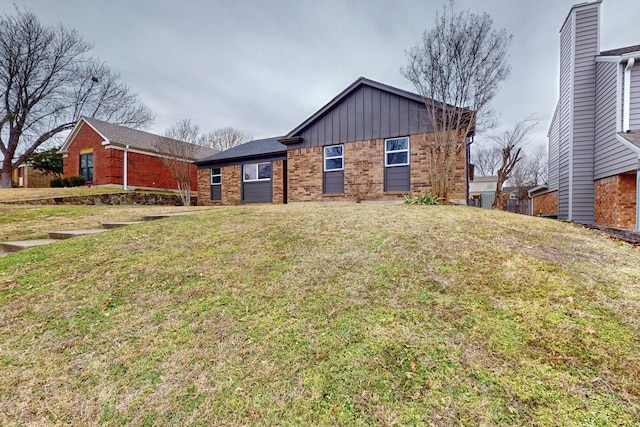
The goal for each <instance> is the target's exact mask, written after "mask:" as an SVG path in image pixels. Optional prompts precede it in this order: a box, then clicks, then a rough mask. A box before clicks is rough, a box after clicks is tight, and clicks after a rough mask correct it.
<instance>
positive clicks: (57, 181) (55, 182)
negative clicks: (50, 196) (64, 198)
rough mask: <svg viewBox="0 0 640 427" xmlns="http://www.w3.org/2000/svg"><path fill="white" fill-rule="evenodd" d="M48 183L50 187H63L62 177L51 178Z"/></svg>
mask: <svg viewBox="0 0 640 427" xmlns="http://www.w3.org/2000/svg"><path fill="white" fill-rule="evenodd" d="M49 185H50V186H51V187H52V188H62V187H64V183H63V182H62V178H53V179H52V180H51V183H50V184H49Z"/></svg>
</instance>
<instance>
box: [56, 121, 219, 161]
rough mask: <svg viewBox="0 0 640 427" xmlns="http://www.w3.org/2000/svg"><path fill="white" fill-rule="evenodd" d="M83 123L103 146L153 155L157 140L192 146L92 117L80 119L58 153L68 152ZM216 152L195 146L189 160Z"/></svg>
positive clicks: (155, 150)
mask: <svg viewBox="0 0 640 427" xmlns="http://www.w3.org/2000/svg"><path fill="white" fill-rule="evenodd" d="M83 123H86V124H87V125H89V126H91V128H92V129H93V130H94V131H96V132H97V133H98V134H99V135H100V136H101V137H102V138H104V141H105V142H103V145H116V146H120V147H126V146H127V145H128V146H129V148H131V149H137V150H141V151H146V152H149V153H155V154H159V153H158V150H157V149H156V148H155V147H156V144H157V142H158V141H159V140H171V141H176V142H177V143H179V144H189V145H194V144H190V143H188V142H185V141H179V140H177V139H172V138H167V137H165V136H160V135H156V134H153V133H149V132H145V131H142V130H138V129H131V128H128V127H125V126H120V125H117V124H114V123H109V122H105V121H102V120H98V119H94V118H92V117H82V118H81V119H80V120H79V121H78V123H77V124H76V126H75V127H74V128H73V130H72V131H71V134H70V135H69V137H68V138H67V140H66V141H65V142H64V144H63V145H62V148H60V152H62V153H66V152H67V151H68V148H69V145H71V142H72V141H73V138H74V137H75V136H76V134H77V133H78V132H79V130H80V127H81V126H82V124H83ZM216 152H217V150H214V149H212V148H209V147H204V146H201V145H196V153H195V156H194V158H193V159H191V160H195V159H198V158H200V157H204V156H210V155H212V154H214V153H216Z"/></svg>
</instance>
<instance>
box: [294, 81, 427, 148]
mask: <svg viewBox="0 0 640 427" xmlns="http://www.w3.org/2000/svg"><path fill="white" fill-rule="evenodd" d="M424 111H425V109H424V105H423V104H421V103H419V102H416V101H413V100H411V99H407V98H403V97H401V96H398V95H395V94H393V93H389V92H384V91H382V90H379V89H377V88H373V87H370V86H362V87H360V88H358V89H357V90H356V91H355V92H354V93H352V94H351V95H350V96H348V97H347V98H346V99H344V100H342V102H340V103H339V104H338V105H336V106H335V107H334V108H332V109H331V110H329V111H328V112H327V113H326V114H325V115H324V116H322V117H320V118H319V119H318V120H316V121H315V122H314V123H312V124H311V125H309V127H307V128H306V129H304V130H303V131H302V132H301V133H300V134H299V136H301V137H302V138H303V141H302V143H301V144H300V145H296V148H310V147H320V146H325V145H335V144H344V143H346V142H355V141H366V140H371V139H378V138H393V137H398V136H407V135H413V134H418V133H423V132H425V131H430V130H428V129H426V126H425V125H424V123H425V119H426V115H425V113H424Z"/></svg>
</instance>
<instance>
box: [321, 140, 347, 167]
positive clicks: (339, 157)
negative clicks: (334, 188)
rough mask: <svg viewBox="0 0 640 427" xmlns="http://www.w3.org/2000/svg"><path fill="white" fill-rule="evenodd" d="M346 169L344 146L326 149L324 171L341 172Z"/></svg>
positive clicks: (333, 146)
mask: <svg viewBox="0 0 640 427" xmlns="http://www.w3.org/2000/svg"><path fill="white" fill-rule="evenodd" d="M343 169H344V155H343V146H342V145H332V146H329V147H324V171H325V172H330V171H341V170H343Z"/></svg>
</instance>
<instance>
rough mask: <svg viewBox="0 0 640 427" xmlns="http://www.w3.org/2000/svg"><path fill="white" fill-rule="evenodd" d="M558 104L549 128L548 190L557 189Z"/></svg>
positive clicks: (558, 159) (558, 154)
mask: <svg viewBox="0 0 640 427" xmlns="http://www.w3.org/2000/svg"><path fill="white" fill-rule="evenodd" d="M559 110H560V104H559V103H558V105H557V106H556V111H555V113H554V114H553V120H552V121H551V126H550V128H549V175H548V179H547V181H548V182H547V185H548V187H549V189H550V190H557V189H558V172H559V168H558V166H559V161H560V157H559V156H560V153H559V145H560V111H559Z"/></svg>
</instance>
